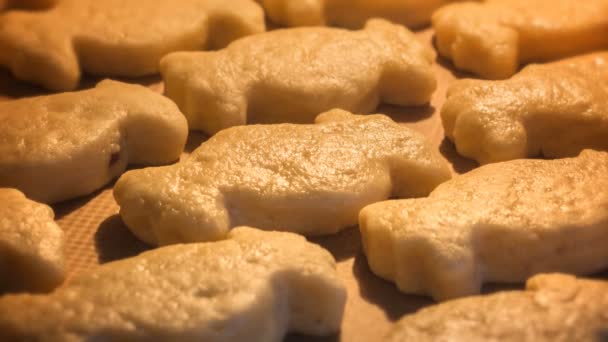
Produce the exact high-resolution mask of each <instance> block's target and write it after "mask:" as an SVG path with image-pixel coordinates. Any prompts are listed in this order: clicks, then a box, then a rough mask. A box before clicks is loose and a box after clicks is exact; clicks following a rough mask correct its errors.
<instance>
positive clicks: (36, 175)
mask: <svg viewBox="0 0 608 342" xmlns="http://www.w3.org/2000/svg"><path fill="white" fill-rule="evenodd" d="M0 122H2V125H0V186H3V187H13V188H17V189H19V190H21V191H23V192H24V193H25V194H26V195H27V196H28V197H29V198H31V199H34V200H37V201H41V202H44V203H54V202H59V201H63V200H67V199H71V198H74V197H77V196H82V195H87V194H89V193H91V192H93V191H95V190H97V189H99V188H101V187H102V186H104V185H105V184H107V183H108V182H110V181H111V180H112V179H113V178H115V177H117V176H118V175H120V174H121V173H123V172H124V170H125V168H126V166H127V164H128V163H132V164H144V165H160V164H166V163H170V162H172V161H175V160H177V159H178V158H179V156H180V154H181V152H182V150H183V148H184V145H185V143H186V137H187V134H188V127H187V123H186V120H185V119H184V116H183V115H182V114H181V113H180V111H179V109H178V108H177V106H176V105H175V104H174V103H173V102H171V101H170V100H169V99H167V98H165V97H164V96H162V95H160V94H158V93H156V92H154V91H152V90H150V89H148V88H145V87H142V86H139V85H130V84H126V83H121V82H115V81H102V82H100V83H99V84H98V85H97V86H96V87H95V88H93V89H89V90H84V91H78V92H72V93H63V94H56V95H49V96H40V97H33V98H25V99H20V100H14V101H6V102H1V103H0Z"/></svg>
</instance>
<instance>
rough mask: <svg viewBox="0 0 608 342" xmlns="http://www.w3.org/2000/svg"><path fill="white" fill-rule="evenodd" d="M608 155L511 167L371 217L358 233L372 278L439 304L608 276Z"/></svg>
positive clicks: (477, 174) (485, 171) (488, 170)
mask: <svg viewBox="0 0 608 342" xmlns="http://www.w3.org/2000/svg"><path fill="white" fill-rule="evenodd" d="M606 174H608V153H606V152H596V151H592V150H585V151H583V152H582V153H581V155H580V156H578V157H576V158H568V159H559V160H552V161H548V160H531V159H526V160H513V161H508V162H503V163H496V164H489V165H485V166H482V167H481V168H478V169H475V170H473V171H471V172H469V173H466V174H464V175H461V176H457V177H455V178H454V179H452V180H451V181H449V182H446V183H444V184H442V185H440V186H438V187H437V189H435V190H434V191H433V192H432V193H431V194H430V195H429V197H426V198H421V199H408V200H395V201H387V202H380V203H376V204H372V205H370V206H367V207H365V208H364V209H363V210H362V211H361V214H360V216H359V227H360V229H361V235H362V239H363V246H364V251H365V254H366V255H367V260H368V263H369V265H370V267H371V269H372V271H373V272H374V273H375V274H377V275H378V276H380V277H382V278H385V279H387V280H390V281H393V282H395V283H396V284H397V286H398V287H399V289H400V290H401V291H403V292H405V293H416V294H428V295H431V296H432V297H433V298H434V299H435V300H446V299H451V298H455V297H461V296H467V295H472V294H477V293H479V292H480V290H481V285H482V284H483V283H485V282H495V283H516V282H523V281H525V280H526V279H528V278H529V277H530V276H532V275H534V274H538V273H545V272H567V273H574V274H591V273H593V272H598V271H600V270H602V269H604V268H605V267H607V266H608V250H607V249H606V248H605V245H606V241H608V191H607V189H608V177H606Z"/></svg>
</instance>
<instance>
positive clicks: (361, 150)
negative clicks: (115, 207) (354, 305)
mask: <svg viewBox="0 0 608 342" xmlns="http://www.w3.org/2000/svg"><path fill="white" fill-rule="evenodd" d="M450 177H451V174H450V170H449V167H448V166H447V163H446V162H445V161H444V159H442V157H441V155H440V154H439V151H438V150H437V149H436V148H435V147H433V146H432V145H431V144H430V143H429V142H428V141H427V140H426V139H425V138H424V137H423V136H422V135H421V134H419V133H417V132H415V131H413V130H411V129H409V128H407V127H404V126H402V125H400V124H398V123H396V122H394V121H392V120H391V119H390V118H388V117H386V116H384V115H353V114H350V113H348V112H345V111H342V110H333V111H330V112H326V113H323V114H320V115H319V117H317V123H316V124H314V125H298V124H275V125H251V126H239V127H233V128H230V129H227V130H223V131H221V132H220V133H218V134H216V135H215V136H213V137H212V138H211V139H209V140H208V141H207V142H205V143H203V144H202V145H201V146H200V147H199V148H198V149H196V150H195V151H194V152H193V153H192V154H191V155H190V157H189V158H188V159H186V160H185V161H183V162H180V163H178V164H174V165H172V166H167V167H157V168H147V169H142V170H133V171H130V172H128V173H125V174H124V175H123V176H122V177H121V178H120V179H119V180H118V182H117V183H116V186H115V187H114V197H115V199H116V201H117V203H118V204H119V205H120V207H121V208H120V214H121V216H122V219H123V221H124V222H125V223H126V225H127V226H128V227H129V228H130V229H131V231H132V232H133V233H134V234H135V235H136V236H137V237H139V238H140V239H141V240H143V241H145V242H147V243H149V244H152V245H157V244H160V245H165V244H170V243H178V242H193V241H207V240H217V239H222V238H224V236H225V235H226V234H227V233H228V231H229V230H230V229H231V228H232V227H236V226H239V225H250V226H255V227H258V228H261V229H267V230H285V231H291V232H296V233H300V234H305V235H324V234H332V233H335V232H337V231H339V230H341V229H344V228H346V227H349V226H352V225H355V224H356V223H357V215H358V212H359V210H360V209H361V208H363V207H364V206H365V205H367V204H371V203H374V202H377V201H382V200H385V199H387V198H390V197H392V196H397V197H414V196H426V195H427V194H428V193H429V192H430V191H431V190H433V189H434V188H435V187H436V186H437V185H438V184H440V183H442V182H443V181H445V180H447V179H449V178H450Z"/></svg>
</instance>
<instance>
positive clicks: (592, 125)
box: [441, 52, 608, 164]
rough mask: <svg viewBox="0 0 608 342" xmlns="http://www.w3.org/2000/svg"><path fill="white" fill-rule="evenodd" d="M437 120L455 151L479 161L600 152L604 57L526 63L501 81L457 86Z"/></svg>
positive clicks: (607, 65) (607, 114) (606, 105)
mask: <svg viewBox="0 0 608 342" xmlns="http://www.w3.org/2000/svg"><path fill="white" fill-rule="evenodd" d="M441 118H442V122H443V127H444V129H445V132H446V136H447V137H448V138H449V139H450V140H452V141H453V142H454V144H455V145H456V149H457V150H458V152H459V153H460V154H462V155H464V156H466V157H469V158H473V159H475V160H477V161H478V162H479V163H481V164H486V163H493V162H499V161H505V160H510V159H519V158H527V157H538V156H544V157H549V158H560V157H571V156H576V155H577V154H578V153H580V151H582V150H583V149H585V148H592V149H598V150H608V139H606V138H605V137H606V135H607V134H608V53H605V52H601V53H593V54H589V55H583V56H579V57H573V58H570V59H565V60H562V61H559V62H554V63H549V64H544V65H530V66H528V67H526V68H524V69H523V70H522V71H521V72H520V73H518V74H517V75H515V76H513V77H512V78H510V79H509V80H505V81H476V80H461V81H457V82H455V83H454V84H453V85H452V86H451V87H450V89H449V91H448V96H447V99H446V102H445V104H444V106H443V108H442V109H441Z"/></svg>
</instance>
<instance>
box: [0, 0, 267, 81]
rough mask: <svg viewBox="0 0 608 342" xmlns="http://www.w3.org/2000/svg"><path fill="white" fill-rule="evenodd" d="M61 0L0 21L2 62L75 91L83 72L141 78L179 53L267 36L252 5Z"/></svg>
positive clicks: (201, 0)
mask: <svg viewBox="0 0 608 342" xmlns="http://www.w3.org/2000/svg"><path fill="white" fill-rule="evenodd" d="M178 2H179V4H177V3H176V1H175V0H146V1H140V0H103V1H100V0H61V1H59V3H58V4H57V5H56V6H54V7H53V8H52V9H50V10H47V11H9V12H6V13H5V14H3V15H1V16H0V65H2V66H5V67H7V68H9V69H10V70H11V71H12V73H13V74H14V75H15V76H16V77H17V78H18V79H21V80H25V81H29V82H33V83H36V84H39V85H42V86H44V87H46V88H48V89H51V90H55V91H62V90H72V89H75V88H76V87H77V85H78V83H79V80H80V75H81V71H84V72H85V73H88V74H95V75H103V76H123V77H138V76H144V75H149V74H155V73H157V72H158V63H159V61H160V59H161V58H162V57H163V56H164V55H166V54H168V53H170V52H173V51H183V50H200V49H204V48H219V47H223V46H225V45H227V44H228V43H229V42H231V41H232V40H234V39H237V38H240V37H243V36H246V35H250V34H254V33H259V32H263V31H264V30H265V24H264V13H263V11H262V9H261V7H260V6H259V5H258V4H257V3H255V1H253V0H230V1H226V0H179V1H178Z"/></svg>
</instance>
